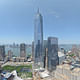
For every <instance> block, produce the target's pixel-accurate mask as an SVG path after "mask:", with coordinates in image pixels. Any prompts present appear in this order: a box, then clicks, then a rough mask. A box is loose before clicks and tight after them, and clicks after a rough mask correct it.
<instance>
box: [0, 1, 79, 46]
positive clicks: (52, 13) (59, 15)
mask: <svg viewBox="0 0 80 80" xmlns="http://www.w3.org/2000/svg"><path fill="white" fill-rule="evenodd" d="M49 3H50V4H49ZM79 3H80V1H79V0H77V1H76V0H74V1H73V0H65V1H64V0H47V1H46V0H44V1H41V0H7V1H6V0H0V44H5V43H13V42H15V43H23V42H25V43H31V42H32V40H34V18H35V14H36V13H37V9H38V8H39V9H40V13H41V14H42V16H43V32H44V35H43V36H44V39H47V38H48V37H49V36H52V37H58V39H59V44H62V43H63V44H64V43H65V44H72V43H73V44H80V37H79V34H80V28H79V26H80V23H79V20H80V11H79V9H80V5H79Z"/></svg>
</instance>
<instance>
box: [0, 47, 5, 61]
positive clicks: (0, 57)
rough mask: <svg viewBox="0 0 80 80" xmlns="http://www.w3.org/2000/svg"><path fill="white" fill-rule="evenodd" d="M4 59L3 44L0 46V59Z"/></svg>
mask: <svg viewBox="0 0 80 80" xmlns="http://www.w3.org/2000/svg"><path fill="white" fill-rule="evenodd" d="M4 59H5V46H0V60H1V61H2V60H4Z"/></svg>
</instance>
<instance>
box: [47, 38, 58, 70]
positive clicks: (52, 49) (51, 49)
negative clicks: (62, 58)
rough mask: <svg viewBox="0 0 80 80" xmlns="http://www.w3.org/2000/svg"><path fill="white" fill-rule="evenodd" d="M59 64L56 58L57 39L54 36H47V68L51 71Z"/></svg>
mask: <svg viewBox="0 0 80 80" xmlns="http://www.w3.org/2000/svg"><path fill="white" fill-rule="evenodd" d="M58 64H59V58H58V39H57V38H56V37H49V38H48V70H49V71H53V70H54V69H55V68H56V65H58Z"/></svg>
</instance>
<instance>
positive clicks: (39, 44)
mask: <svg viewBox="0 0 80 80" xmlns="http://www.w3.org/2000/svg"><path fill="white" fill-rule="evenodd" d="M34 63H35V66H40V67H43V18H42V15H41V14H40V12H39V9H38V12H37V14H36V16H35V25H34Z"/></svg>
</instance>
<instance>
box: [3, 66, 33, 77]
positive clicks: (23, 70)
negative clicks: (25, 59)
mask: <svg viewBox="0 0 80 80" xmlns="http://www.w3.org/2000/svg"><path fill="white" fill-rule="evenodd" d="M2 70H3V71H9V72H12V71H14V70H16V71H17V74H18V76H20V77H26V78H27V77H32V65H20V66H11V65H6V66H4V67H2Z"/></svg>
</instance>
